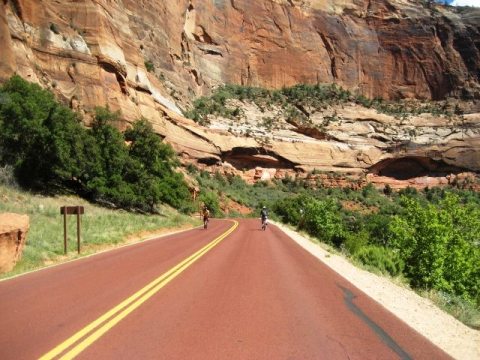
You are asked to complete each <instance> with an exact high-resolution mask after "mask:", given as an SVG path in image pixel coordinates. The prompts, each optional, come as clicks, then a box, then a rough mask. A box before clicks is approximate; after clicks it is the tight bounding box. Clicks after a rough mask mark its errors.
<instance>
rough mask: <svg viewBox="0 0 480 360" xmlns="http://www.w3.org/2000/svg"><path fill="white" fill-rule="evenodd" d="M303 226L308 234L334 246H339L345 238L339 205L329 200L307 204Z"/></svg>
mask: <svg viewBox="0 0 480 360" xmlns="http://www.w3.org/2000/svg"><path fill="white" fill-rule="evenodd" d="M304 226H305V229H306V230H307V231H308V232H309V233H310V234H312V235H314V236H316V237H318V238H320V239H323V240H324V241H325V242H327V243H330V244H333V245H335V246H340V245H341V243H342V242H343V241H344V239H345V236H346V232H345V228H344V225H343V222H342V218H341V215H340V213H339V205H338V204H337V203H336V202H335V201H334V200H332V199H331V198H328V199H326V200H317V199H312V200H311V201H308V202H307V204H306V206H305V223H304Z"/></svg>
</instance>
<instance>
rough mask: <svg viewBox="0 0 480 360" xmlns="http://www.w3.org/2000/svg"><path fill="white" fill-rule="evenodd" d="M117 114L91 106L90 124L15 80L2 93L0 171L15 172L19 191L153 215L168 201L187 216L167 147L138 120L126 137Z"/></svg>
mask: <svg viewBox="0 0 480 360" xmlns="http://www.w3.org/2000/svg"><path fill="white" fill-rule="evenodd" d="M119 120H120V114H119V113H114V112H111V111H110V110H109V109H108V108H97V109H96V111H95V116H94V120H93V126H92V128H90V129H87V128H85V127H83V126H82V124H81V119H80V116H79V115H78V114H77V113H75V112H73V111H71V110H70V109H69V108H67V107H65V106H63V105H61V104H59V103H58V102H57V101H56V100H55V98H54V96H53V94H52V93H50V92H48V91H46V90H43V89H41V88H40V87H39V86H38V85H36V84H32V83H28V82H26V81H25V80H23V79H22V78H20V77H19V76H13V77H12V78H11V79H10V80H9V81H7V82H6V83H5V84H3V86H1V87H0V134H1V136H0V166H6V165H8V166H11V167H13V171H14V175H15V178H16V180H17V182H18V183H19V184H20V185H21V187H22V188H23V189H26V190H30V191H35V192H37V193H42V194H78V195H80V196H81V197H83V198H85V199H87V200H90V201H93V202H96V203H98V204H102V205H103V206H108V207H111V208H122V209H127V210H132V211H138V212H143V213H155V212H157V207H158V205H159V204H162V203H166V204H169V205H171V206H173V207H175V208H177V209H180V210H181V211H184V212H189V211H191V210H192V209H191V205H190V194H189V190H188V187H187V184H186V182H185V180H184V178H183V176H182V175H181V174H180V173H178V172H176V171H175V168H176V167H177V166H178V165H179V163H178V160H177V158H176V154H175V153H174V151H173V150H172V148H171V147H170V146H169V145H167V144H165V143H163V142H162V141H161V139H160V138H159V137H158V136H157V135H156V134H155V133H154V132H153V129H152V127H151V125H150V124H149V122H148V121H147V120H146V119H139V120H138V121H136V122H135V123H134V124H133V125H132V127H131V128H129V129H127V131H125V132H124V133H122V132H120V131H119V130H118V129H117V127H116V125H117V124H118V122H119Z"/></svg>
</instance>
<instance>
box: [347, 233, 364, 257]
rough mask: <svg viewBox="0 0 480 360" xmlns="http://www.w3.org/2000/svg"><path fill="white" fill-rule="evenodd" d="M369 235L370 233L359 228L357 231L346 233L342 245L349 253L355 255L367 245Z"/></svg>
mask: <svg viewBox="0 0 480 360" xmlns="http://www.w3.org/2000/svg"><path fill="white" fill-rule="evenodd" d="M369 237H370V234H369V232H368V231H366V230H361V231H359V232H357V233H347V235H346V237H345V242H344V243H343V246H344V247H345V249H346V250H347V251H348V253H349V254H350V255H355V254H357V253H359V252H360V251H361V250H362V249H364V248H365V247H366V246H368V242H369Z"/></svg>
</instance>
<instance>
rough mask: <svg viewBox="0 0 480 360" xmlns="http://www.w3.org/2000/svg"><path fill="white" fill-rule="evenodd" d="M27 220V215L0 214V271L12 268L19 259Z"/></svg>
mask: <svg viewBox="0 0 480 360" xmlns="http://www.w3.org/2000/svg"><path fill="white" fill-rule="evenodd" d="M29 222H30V221H29V218H28V216H27V215H19V214H11V213H4V214H0V273H3V272H7V271H10V270H12V269H13V267H14V266H15V264H16V263H17V261H18V260H20V259H21V257H22V251H23V248H24V246H25V242H26V240H27V233H28V229H29Z"/></svg>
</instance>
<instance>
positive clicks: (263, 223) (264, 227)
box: [262, 217, 268, 231]
mask: <svg viewBox="0 0 480 360" xmlns="http://www.w3.org/2000/svg"><path fill="white" fill-rule="evenodd" d="M267 225H268V218H267V217H265V218H262V230H263V231H265V230H266V229H267Z"/></svg>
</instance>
